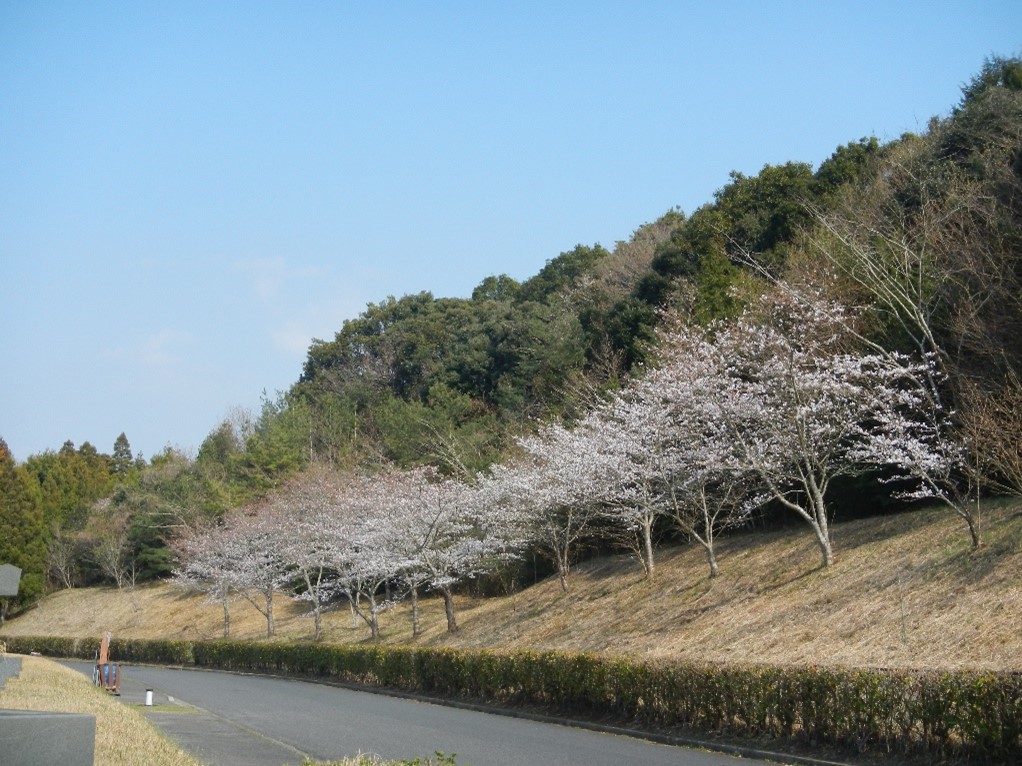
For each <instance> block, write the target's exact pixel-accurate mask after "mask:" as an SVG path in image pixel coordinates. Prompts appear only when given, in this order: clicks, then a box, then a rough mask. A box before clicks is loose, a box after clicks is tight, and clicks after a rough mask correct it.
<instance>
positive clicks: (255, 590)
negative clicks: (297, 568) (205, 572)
mask: <svg viewBox="0 0 1022 766" xmlns="http://www.w3.org/2000/svg"><path fill="white" fill-rule="evenodd" d="M282 526H283V525H282V522H281V519H280V517H279V516H278V515H277V514H276V513H274V512H273V511H272V510H271V509H262V510H261V511H260V512H257V513H255V514H254V515H252V516H239V517H236V518H235V519H233V520H232V521H231V522H230V523H229V524H228V526H227V528H226V530H225V535H224V537H225V543H226V545H227V546H229V552H228V556H229V557H230V559H229V560H230V561H231V563H232V564H233V567H234V578H233V585H234V587H235V588H236V590H237V591H238V592H239V593H240V594H241V596H242V598H244V599H245V600H246V601H248V602H249V603H250V604H252V606H254V607H255V608H256V609H257V610H258V611H259V613H260V614H262V615H263V617H265V618H266V637H267V638H272V637H273V632H274V615H273V606H274V596H275V595H276V593H277V592H278V591H280V590H282V589H283V588H285V587H287V585H288V583H289V582H290V580H291V572H290V567H289V563H290V562H288V560H287V558H286V557H285V555H284V546H283V545H282V538H281V529H282Z"/></svg>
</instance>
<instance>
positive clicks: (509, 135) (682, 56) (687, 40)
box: [0, 0, 1022, 460]
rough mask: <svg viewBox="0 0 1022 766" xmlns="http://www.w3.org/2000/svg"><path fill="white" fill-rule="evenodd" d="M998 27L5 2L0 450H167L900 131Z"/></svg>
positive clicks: (651, 13) (941, 21) (697, 12)
mask: <svg viewBox="0 0 1022 766" xmlns="http://www.w3.org/2000/svg"><path fill="white" fill-rule="evenodd" d="M1020 51H1022V4H1020V3H1017V2H1015V1H1014V0H1011V1H1003V2H1001V1H996V0H991V1H989V2H975V0H973V1H970V2H940V1H939V0H937V1H933V0H931V1H930V2H912V1H907V2H889V1H888V2H854V3H853V2H819V1H816V2H781V1H776V2H767V1H766V0H764V1H763V2H727V1H726V0H725V1H722V2H706V3H696V2H671V3H668V2H600V1H599V0H592V1H590V2H560V3H558V2H535V3H534V2H523V3H485V2H484V3H480V2H433V3H425V2H419V3H412V2H387V3H373V2H344V1H342V0H336V1H335V2H301V3H288V2H258V0H252V1H250V2H188V1H184V0H176V1H175V2H173V3H170V2H164V3H151V2H137V1H135V0H133V1H132V2H125V3H105V2H84V1H82V2H75V3H70V2H49V1H47V0H24V1H21V0H3V1H2V2H0V322H2V325H0V327H2V330H0V360H2V368H0V437H3V438H4V439H5V440H6V441H7V443H8V445H9V446H10V447H11V449H12V450H13V452H14V455H15V457H16V458H17V459H18V460H24V459H26V458H27V457H28V456H29V455H31V454H34V453H38V452H41V451H43V450H45V449H58V448H59V447H60V445H61V444H63V443H64V441H65V440H67V439H70V440H72V441H74V442H75V444H76V445H80V444H81V443H82V442H84V441H90V442H92V443H93V444H94V445H95V446H96V447H97V448H98V449H100V450H101V451H104V452H110V451H111V450H112V448H113V443H114V440H115V438H116V437H117V435H118V434H119V433H121V432H122V431H123V432H125V433H126V434H127V436H128V439H129V440H130V442H131V444H132V447H133V449H134V450H135V451H137V452H138V451H140V452H142V453H143V454H144V455H145V456H146V457H151V456H152V455H153V454H155V453H157V452H159V451H160V450H162V449H163V447H164V446H165V445H167V444H170V445H173V446H175V447H178V448H181V449H184V450H188V451H192V450H195V449H196V448H197V447H198V445H199V444H200V443H201V442H202V440H203V439H204V438H205V436H206V435H207V434H208V433H209V432H210V431H211V430H212V429H213V428H214V427H215V426H216V425H217V423H219V422H220V421H221V420H222V419H223V418H224V417H225V416H226V415H227V414H228V412H229V411H230V410H231V409H232V408H235V407H239V406H240V407H245V408H251V409H257V408H258V406H259V401H260V397H261V395H262V393H263V391H266V392H267V393H269V394H271V395H272V394H273V393H274V392H275V391H277V390H281V389H286V388H287V387H288V386H290V384H291V383H293V382H294V381H295V380H297V378H298V376H299V374H300V372H301V366H302V362H303V360H304V357H305V351H306V349H307V348H308V345H309V343H310V341H311V340H312V339H313V338H332V337H333V334H334V332H336V331H337V330H338V329H339V328H340V327H341V324H342V323H343V321H344V320H345V319H348V318H351V317H354V316H356V315H358V314H359V313H360V312H361V311H362V310H363V309H364V308H365V306H366V304H367V303H370V302H377V301H380V300H382V299H384V298H385V297H387V296H388V295H394V296H400V295H404V294H407V293H415V292H419V291H421V290H429V291H431V292H432V293H433V294H434V295H436V296H438V297H440V296H468V295H469V294H470V293H471V291H472V288H473V287H474V286H475V285H477V284H478V283H479V282H480V281H482V279H483V278H485V277H486V276H488V275H490V274H500V273H507V274H510V275H511V276H513V277H515V278H516V279H524V278H527V277H529V276H531V275H533V274H535V273H536V272H537V271H538V270H539V269H540V268H541V267H542V266H543V264H544V263H545V262H546V261H547V260H549V259H551V258H554V257H556V256H557V255H558V254H559V253H561V252H563V251H566V250H570V249H571V248H573V247H574V246H575V245H576V244H578V243H585V244H592V243H595V242H599V243H601V244H603V245H605V246H607V247H612V246H613V245H614V243H615V242H616V241H619V240H623V239H627V238H628V237H629V236H630V235H631V233H632V232H633V231H634V230H635V229H636V228H637V227H638V226H640V225H641V224H643V223H644V222H647V221H651V220H653V219H655V218H657V217H658V216H660V215H661V214H662V213H664V212H666V211H667V210H669V209H670V208H672V207H675V206H679V207H681V208H682V209H683V210H685V211H686V212H691V211H692V210H694V209H695V208H696V207H698V206H699V205H701V204H703V203H705V202H707V201H709V200H710V199H711V198H712V195H713V192H714V190H715V189H717V188H719V187H720V186H722V185H723V184H724V183H726V182H727V179H728V172H729V171H731V170H740V171H742V172H744V173H747V174H754V173H756V172H758V170H759V169H760V168H762V166H763V165H764V164H766V163H780V162H785V161H788V160H800V161H805V162H810V163H813V164H814V165H816V164H818V163H819V162H820V161H821V160H823V159H825V158H826V157H827V156H828V155H829V154H830V153H831V152H832V151H833V150H834V148H835V147H836V146H838V145H839V144H843V143H847V142H848V141H851V140H855V139H858V138H860V137H862V136H868V135H876V136H877V137H879V138H880V139H882V140H887V139H892V138H896V137H897V136H899V135H900V134H901V133H903V132H905V131H922V130H924V129H925V127H926V124H927V121H928V120H929V118H930V117H931V116H934V115H945V114H947V112H948V111H949V109H950V108H951V107H952V106H953V105H954V104H955V103H956V101H957V99H958V97H959V95H960V86H961V85H962V84H963V83H964V82H966V81H967V80H968V79H969V78H970V77H971V76H972V75H973V74H975V73H976V72H977V71H978V70H979V68H980V67H981V66H982V63H983V60H984V58H985V57H986V56H988V55H991V54H999V55H1016V54H1018V53H1019V52H1020Z"/></svg>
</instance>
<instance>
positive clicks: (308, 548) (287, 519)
mask: <svg viewBox="0 0 1022 766" xmlns="http://www.w3.org/2000/svg"><path fill="white" fill-rule="evenodd" d="M348 490H349V484H348V483H347V482H346V481H345V480H344V477H343V476H342V475H341V474H339V473H337V472H336V471H333V470H331V469H330V468H328V467H326V466H320V465H313V466H311V467H310V468H309V469H307V470H306V471H305V472H304V473H302V474H300V475H299V476H298V477H296V478H294V479H293V480H291V481H290V482H289V483H288V484H287V485H286V486H285V487H284V488H283V489H282V490H281V491H280V492H278V493H277V494H276V495H275V496H274V497H273V498H272V499H271V500H270V501H269V504H270V507H271V508H272V510H273V513H274V515H275V518H276V519H277V520H278V524H279V529H278V540H279V543H280V546H281V556H282V558H283V559H284V560H285V561H286V562H287V566H288V568H289V571H290V572H291V574H292V577H293V578H294V579H296V580H297V586H298V587H297V588H296V589H295V590H296V592H295V596H294V597H295V598H296V599H298V600H300V601H307V602H309V603H310V604H311V607H312V612H311V613H312V616H313V619H314V625H315V627H314V631H315V633H314V639H315V640H316V641H319V640H320V638H321V637H322V635H323V612H324V611H325V610H326V609H327V608H328V606H329V604H330V602H331V601H332V599H333V598H334V597H335V596H336V595H337V582H336V580H335V578H334V576H333V572H332V570H331V561H332V560H333V558H332V557H333V552H334V549H335V546H336V545H337V542H338V541H337V539H336V537H335V535H334V531H335V525H334V523H333V516H334V514H335V513H336V512H337V511H338V509H340V508H342V507H343V498H344V496H345V494H346V493H347V491H348Z"/></svg>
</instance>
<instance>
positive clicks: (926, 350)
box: [0, 58, 1022, 610]
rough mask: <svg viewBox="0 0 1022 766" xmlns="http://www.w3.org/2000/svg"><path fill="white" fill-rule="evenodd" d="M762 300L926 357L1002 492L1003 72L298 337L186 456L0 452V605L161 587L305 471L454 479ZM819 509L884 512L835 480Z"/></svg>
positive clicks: (1018, 211) (1002, 62)
mask: <svg viewBox="0 0 1022 766" xmlns="http://www.w3.org/2000/svg"><path fill="white" fill-rule="evenodd" d="M776 292H797V293H799V294H813V295H823V296H826V297H827V298H828V299H830V300H834V301H838V302H840V303H842V304H844V305H846V306H850V307H853V308H854V309H855V312H856V315H857V317H858V321H857V322H856V325H855V333H856V335H857V337H858V338H859V340H860V342H861V343H862V344H863V345H864V346H865V347H873V348H882V349H885V350H886V351H888V352H905V353H917V354H923V355H931V356H932V358H934V359H935V360H936V361H935V363H934V364H935V366H934V369H935V373H934V377H935V381H936V382H935V391H937V392H938V395H939V396H941V397H943V398H945V399H946V400H947V401H948V402H949V403H950V404H949V407H948V411H949V412H954V413H955V415H954V419H955V424H954V425H955V429H956V432H957V433H959V434H960V435H961V438H962V443H963V444H966V445H967V447H968V450H969V452H970V455H971V456H972V458H971V460H970V461H969V462H968V464H967V467H966V468H963V469H962V470H961V471H960V475H959V476H957V477H956V480H957V481H958V482H959V483H960V484H961V486H962V490H963V492H964V493H965V494H969V495H971V496H973V497H975V499H976V502H977V504H978V502H979V498H980V497H981V496H983V495H987V494H998V493H1006V492H1017V491H1019V489H1020V488H1022V446H1020V443H1019V434H1020V433H1022V379H1020V375H1022V60H1020V59H1018V58H991V59H989V60H988V61H987V62H986V63H985V64H984V65H983V67H982V69H981V71H980V72H979V73H978V74H977V75H976V76H975V77H974V78H973V79H972V80H971V81H970V82H969V83H967V84H966V85H965V86H964V87H963V89H962V98H961V100H960V102H959V103H958V104H957V105H955V106H954V108H953V109H952V110H951V112H950V114H949V115H948V116H946V117H943V118H936V117H935V118H933V119H932V120H931V121H930V123H929V126H928V128H927V130H926V131H925V132H923V133H921V134H905V135H903V136H901V137H899V138H897V139H895V140H892V141H889V142H887V143H882V142H880V141H878V140H877V139H876V138H873V137H864V138H860V139H858V140H853V141H851V142H849V143H847V144H845V145H843V146H839V147H837V148H836V149H835V151H834V152H833V154H832V155H831V156H830V157H829V158H828V159H827V160H826V161H824V162H823V163H821V164H820V165H819V167H817V168H815V169H814V168H813V167H812V166H811V165H810V164H807V163H804V162H797V161H792V162H788V163H785V164H782V165H766V166H764V167H763V169H762V170H761V171H760V172H759V173H758V174H757V175H755V176H746V175H743V174H741V173H737V172H735V173H732V174H731V176H730V178H729V179H728V181H727V183H725V184H724V185H723V186H722V187H721V188H720V189H718V190H717V191H716V192H715V193H714V194H713V198H712V201H709V202H707V203H706V204H705V205H703V206H702V207H700V208H698V209H697V210H695V211H693V212H691V213H690V214H686V213H684V212H682V211H680V210H670V211H668V212H666V213H665V214H663V215H662V216H660V217H659V218H657V219H656V220H654V221H652V222H650V223H646V224H643V225H641V226H639V227H638V228H637V229H636V230H635V232H634V233H633V235H632V236H631V237H630V238H629V239H628V240H627V241H622V242H618V243H616V244H615V245H614V246H613V247H612V248H609V249H608V248H606V247H603V246H601V245H599V244H592V245H584V244H580V245H578V246H576V247H574V248H573V249H571V250H567V251H565V252H563V253H561V254H559V255H557V256H556V257H553V258H551V259H550V260H549V261H548V262H547V264H546V265H545V267H544V268H543V269H541V270H540V272H539V273H538V274H536V275H535V276H533V277H531V278H529V279H527V280H525V281H523V282H518V281H516V280H514V279H512V278H511V277H509V276H507V275H495V276H490V277H487V278H486V279H484V280H483V281H482V282H481V283H480V284H479V285H478V287H476V288H475V290H474V291H473V293H472V295H471V297H468V298H437V297H434V296H433V295H431V294H430V293H427V292H423V293H419V294H415V295H405V296H402V297H400V298H394V297H388V298H386V299H385V300H382V301H380V302H379V303H376V304H372V305H370V306H368V307H367V308H366V310H365V311H364V312H363V313H362V314H361V315H359V316H358V317H356V318H354V319H351V320H349V321H346V322H345V323H344V326H343V327H342V328H341V329H340V330H339V331H338V332H337V333H336V335H335V337H334V338H333V339H332V340H323V341H316V342H314V343H313V345H312V347H311V348H310V349H309V352H308V357H307V359H306V361H305V364H304V367H303V369H302V370H301V373H300V377H299V378H298V379H297V381H296V382H295V383H294V384H293V385H292V386H291V387H290V389H288V390H287V391H283V392H279V393H277V394H276V395H274V396H271V397H267V398H265V400H264V402H263V405H262V408H261V411H260V412H258V413H244V412H238V413H236V414H235V415H233V416H232V417H230V418H228V419H225V420H224V422H222V423H220V424H216V425H215V426H214V427H213V428H212V429H211V431H210V433H209V435H208V436H207V438H206V439H205V440H204V441H203V443H202V444H201V446H200V447H199V449H198V451H197V453H196V454H195V455H194V456H191V455H186V454H182V453H180V452H179V451H177V450H175V449H172V448H167V449H166V450H165V451H164V452H162V453H161V454H158V455H154V456H151V457H150V458H149V459H148V460H142V459H141V458H140V457H135V456H133V455H132V451H131V447H130V444H129V442H128V439H127V437H126V436H125V435H123V434H122V435H121V437H120V438H118V440H117V442H116V443H115V444H114V445H112V451H111V453H110V454H105V453H102V452H100V451H99V450H97V448H96V447H94V446H93V445H91V444H90V443H88V442H85V443H83V444H82V445H81V446H79V447H77V448H76V447H75V445H74V444H72V443H70V442H68V443H66V444H64V445H63V446H62V447H61V448H60V449H59V450H56V451H47V452H44V453H42V454H39V455H33V456H31V457H29V458H28V459H27V460H26V461H25V462H24V463H22V464H17V463H16V462H15V461H14V459H13V457H12V456H11V454H10V451H9V450H8V449H7V447H6V445H5V444H4V443H3V441H2V440H0V525H2V527H3V529H4V530H5V533H4V535H3V536H2V538H0V561H12V562H13V563H15V564H17V565H18V566H20V567H22V569H23V570H24V571H25V576H24V581H23V587H22V592H21V595H20V596H19V598H18V599H17V600H16V601H15V602H13V603H12V605H13V606H14V607H18V606H21V605H24V604H26V603H29V602H31V601H32V600H34V599H36V598H37V597H38V596H39V595H40V594H42V593H43V592H44V591H45V590H46V589H47V588H48V587H49V588H60V587H73V586H77V585H86V584H93V583H98V582H109V583H116V584H117V585H118V586H124V585H127V584H131V583H134V582H138V581H142V580H147V579H152V578H159V577H164V576H167V575H169V574H170V573H171V571H172V569H173V567H174V556H173V553H172V550H173V541H174V539H175V537H176V536H177V535H178V533H179V532H180V531H181V530H183V529H190V528H194V527H197V526H203V525H208V524H210V523H215V522H216V521H217V520H219V519H222V518H224V517H225V516H226V515H229V514H230V513H231V511H232V510H234V509H237V508H240V507H243V506H246V505H247V504H251V503H255V502H257V501H258V500H259V499H260V498H262V497H264V496H265V495H267V494H268V493H271V492H272V491H273V490H274V489H276V488H279V487H281V486H282V485H283V484H284V483H285V482H286V481H287V479H288V478H289V477H291V476H293V475H295V474H296V473H298V472H302V471H303V470H305V469H307V468H309V467H310V465H313V464H315V465H317V466H320V465H324V464H325V465H327V466H330V467H333V468H335V469H340V470H354V469H356V468H364V467H367V466H369V467H371V466H376V467H383V466H397V467H399V468H411V467H417V466H434V467H436V468H437V469H438V470H439V472H440V473H441V474H443V475H446V476H449V477H452V478H458V479H464V480H470V479H471V478H472V477H473V476H475V475H476V474H477V473H478V472H479V471H481V470H483V469H485V468H486V467H487V466H490V465H492V464H494V463H498V462H500V461H501V460H503V459H504V458H505V457H506V456H507V455H508V453H509V451H510V450H513V449H514V446H515V439H516V438H517V437H520V436H523V435H526V434H530V433H534V432H535V431H536V430H537V429H538V428H540V427H541V426H543V425H545V424H550V423H564V424H567V425H571V424H573V423H575V422H577V421H579V420H580V419H581V418H583V417H584V416H585V414H586V413H587V412H589V411H590V410H591V409H592V408H593V407H594V406H596V405H598V404H599V403H600V402H602V401H605V399H606V397H607V396H608V394H609V393H611V392H614V391H616V390H619V389H620V388H621V387H622V386H624V385H626V384H627V381H629V380H630V379H632V378H634V377H636V376H641V375H642V374H643V371H644V370H645V369H647V368H649V367H650V366H651V365H655V364H656V363H657V347H656V341H657V337H658V335H657V329H658V327H660V326H661V325H662V323H663V322H665V321H667V320H666V319H665V317H673V318H676V317H678V316H683V317H684V318H685V321H686V322H688V323H690V324H692V325H695V326H700V327H704V328H706V327H715V326H720V323H722V322H727V321H729V320H733V319H735V318H737V317H738V316H739V315H741V314H742V313H743V312H745V311H746V310H747V309H749V308H750V307H751V306H753V305H754V304H755V303H756V302H757V301H758V300H759V298H760V296H762V295H764V294H770V293H776ZM841 503H842V504H843V505H844V506H847V507H848V508H858V507H864V506H868V507H869V508H870V509H871V510H873V511H875V510H878V509H879V510H882V511H883V510H890V509H892V508H894V507H896V505H897V503H896V502H895V501H894V500H892V499H891V497H890V493H889V491H888V489H887V488H886V486H885V485H883V484H877V483H876V482H875V481H869V482H867V481H864V480H859V479H854V480H850V481H849V485H848V487H847V491H845V492H842V493H841ZM766 513H767V514H769V510H768V511H766ZM976 513H977V515H978V505H977V511H976ZM970 527H971V522H970ZM6 608H7V605H6V604H5V605H4V609H5V610H6Z"/></svg>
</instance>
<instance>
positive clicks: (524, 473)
mask: <svg viewBox="0 0 1022 766" xmlns="http://www.w3.org/2000/svg"><path fill="white" fill-rule="evenodd" d="M517 444H518V449H519V455H518V456H517V457H515V458H512V459H511V460H509V461H507V462H505V463H504V464H500V465H495V466H491V468H490V470H489V472H488V473H487V474H485V475H484V476H482V477H480V482H479V484H480V488H479V491H480V494H479V497H480V499H481V501H482V502H484V503H485V504H486V505H487V506H488V513H492V514H494V515H495V516H498V517H500V518H502V519H504V521H503V523H504V524H505V525H506V528H507V530H509V531H508V532H507V534H508V536H509V537H514V536H516V535H518V536H520V537H524V536H527V537H528V538H529V539H530V542H531V543H532V544H533V545H535V546H536V548H537V550H538V551H539V552H540V553H541V554H542V555H544V556H546V557H547V558H549V559H550V561H551V562H553V564H554V566H555V567H556V568H557V576H558V579H559V581H560V584H561V589H562V590H563V591H564V592H567V591H568V574H569V573H570V571H571V565H572V563H573V562H574V555H575V552H576V547H577V545H578V544H579V543H580V542H581V541H583V540H584V539H586V538H587V537H588V536H589V535H590V533H591V529H592V526H593V523H594V522H595V521H596V519H597V518H598V507H597V504H596V503H595V502H593V483H594V472H593V465H594V464H593V461H592V460H590V459H588V458H589V456H588V455H585V454H582V453H580V452H579V451H578V445H577V442H576V440H575V437H574V436H573V434H572V433H571V432H570V431H569V430H568V429H566V428H564V427H563V426H561V425H560V424H552V425H549V426H546V427H544V428H543V429H541V431H540V432H539V433H538V434H536V435H535V436H528V437H523V438H520V439H519V440H518V442H517ZM516 528H517V529H518V530H519V532H517V533H516V532H513V531H510V530H514V529H516Z"/></svg>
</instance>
